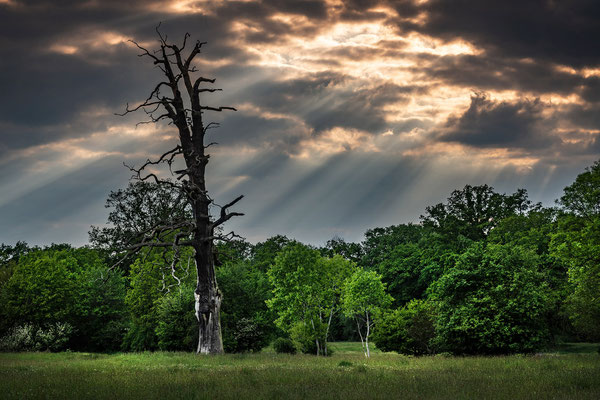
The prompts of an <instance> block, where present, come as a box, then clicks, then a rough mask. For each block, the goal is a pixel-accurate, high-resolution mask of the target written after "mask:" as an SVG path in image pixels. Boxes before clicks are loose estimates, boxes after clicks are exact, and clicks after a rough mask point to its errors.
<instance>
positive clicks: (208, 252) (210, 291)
mask: <svg viewBox="0 0 600 400" xmlns="http://www.w3.org/2000/svg"><path fill="white" fill-rule="evenodd" d="M157 33H158V36H159V41H160V51H157V52H150V51H148V50H147V49H145V48H143V47H142V46H140V45H139V44H137V43H136V42H133V43H134V44H135V45H136V46H137V47H138V48H139V49H141V50H142V51H143V53H142V54H141V55H140V56H146V57H149V58H151V59H152V60H153V63H154V65H156V66H158V68H160V70H161V71H162V72H163V74H164V76H165V77H166V81H164V82H160V83H159V84H158V85H157V86H156V87H155V88H154V90H153V91H152V93H151V94H150V96H149V97H148V99H147V100H146V101H145V102H143V103H142V104H140V105H139V106H137V107H135V108H132V109H130V108H129V107H127V110H126V112H125V113H124V114H127V113H129V112H134V111H137V110H139V109H143V110H144V111H146V114H148V115H149V116H150V121H148V122H154V123H156V122H159V121H161V120H163V119H166V120H168V121H170V122H171V123H172V124H173V125H174V126H175V127H177V130H178V133H179V143H180V144H179V145H178V146H177V147H176V148H175V149H173V150H171V151H168V152H166V153H165V154H163V155H162V156H161V157H160V158H159V159H158V161H150V160H148V161H147V162H146V163H145V164H144V165H143V166H142V167H140V168H138V169H135V168H130V169H132V171H134V172H136V174H137V179H139V180H142V181H144V180H146V179H153V180H154V181H156V183H162V184H165V185H168V186H169V187H170V188H176V189H178V190H180V191H181V192H182V193H185V197H186V199H187V201H188V202H189V204H190V206H191V209H192V213H193V221H188V222H186V224H185V225H170V226H166V227H165V226H162V227H161V226H157V227H155V228H154V229H153V230H152V231H151V235H150V237H147V238H145V240H144V242H143V243H141V244H140V245H139V246H135V248H141V247H142V246H154V247H163V248H169V247H173V248H174V247H177V246H181V245H185V246H191V247H192V248H193V249H194V261H195V264H196V271H197V273H198V280H197V284H196V289H195V292H194V295H195V302H196V304H195V307H196V318H197V320H198V329H199V339H198V347H197V352H198V353H200V354H221V353H223V339H222V337H221V322H220V321H221V318H220V314H221V292H220V291H219V287H218V285H217V280H216V276H215V254H214V251H213V240H214V239H215V237H216V235H215V228H217V227H218V226H220V225H221V224H223V223H224V222H226V221H228V220H229V219H231V218H232V217H234V216H240V215H243V214H242V213H237V212H228V210H227V209H228V208H229V207H231V206H233V205H234V204H236V203H237V202H238V201H239V200H241V199H242V197H243V196H239V197H237V198H236V199H235V200H233V201H232V202H230V203H228V204H226V205H224V206H220V208H221V213H220V216H219V217H218V218H216V219H215V220H212V219H211V216H210V206H211V204H214V203H213V200H212V199H211V198H210V197H209V195H208V192H207V190H206V182H205V173H206V165H207V164H208V160H209V155H208V154H206V153H205V150H206V148H207V147H209V146H210V145H205V141H204V139H205V134H206V130H207V129H208V128H210V127H213V126H214V125H215V124H208V125H207V126H205V125H204V121H203V113H204V112H205V111H216V112H221V111H223V110H232V111H235V108H233V107H212V106H205V105H202V102H201V99H200V94H201V93H206V92H208V93H212V92H215V91H218V90H220V89H211V88H203V87H201V85H203V84H205V83H214V81H215V80H214V79H209V78H204V77H202V76H199V77H196V79H195V80H193V79H192V76H191V74H192V73H194V72H196V68H195V67H193V66H192V62H193V60H194V58H195V57H196V56H197V55H198V54H200V50H201V47H202V45H204V44H205V43H202V42H199V41H198V42H196V44H195V45H194V47H193V48H192V49H191V51H190V52H189V53H188V55H187V56H186V57H184V56H183V50H184V49H185V47H186V41H187V39H188V37H189V35H188V34H186V35H185V38H184V41H183V45H182V46H180V47H179V46H176V45H175V44H169V43H167V41H166V37H163V35H162V34H161V33H160V31H159V30H158V28H157ZM181 84H183V90H180V85H181ZM162 87H165V88H168V90H167V91H168V92H169V94H168V95H164V94H162V93H161V88H162ZM159 108H162V109H163V110H164V113H163V114H161V115H159V116H155V115H154V113H155V112H156V111H157V110H158V109H159ZM148 110H150V111H148ZM124 114H122V115H124ZM217 125H218V124H217ZM178 155H182V156H183V159H184V161H185V167H186V168H185V169H182V170H179V171H175V174H177V175H178V176H177V181H176V182H172V181H169V180H165V179H160V178H159V177H158V176H157V175H156V174H155V173H153V172H148V171H145V168H146V167H149V166H155V165H158V164H160V163H167V164H168V166H169V169H170V168H171V165H172V164H173V160H174V158H175V157H176V156H178ZM142 171H144V174H145V176H142V175H143V174H142ZM172 173H173V172H172ZM186 177H187V179H184V178H186ZM182 226H185V227H186V230H182ZM190 227H191V228H190ZM165 232H169V233H170V234H171V235H172V236H174V238H175V239H174V240H173V241H172V242H165V240H164V238H165V237H167V236H168V235H166V234H165ZM231 235H232V236H233V233H231ZM219 238H220V239H223V237H222V236H220V237H219ZM146 239H148V241H147V240H146ZM150 239H152V241H151V242H149V240H150ZM181 239H184V240H183V241H181Z"/></svg>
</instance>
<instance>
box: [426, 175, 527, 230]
mask: <svg viewBox="0 0 600 400" xmlns="http://www.w3.org/2000/svg"><path fill="white" fill-rule="evenodd" d="M530 206H531V202H530V201H529V199H528V196H527V191H526V190H524V189H519V190H517V191H516V192H515V193H513V194H512V195H506V194H500V193H497V192H495V191H494V188H492V187H490V186H488V185H480V186H471V185H466V186H465V187H464V188H463V189H461V190H455V191H453V192H452V193H451V194H450V197H448V200H447V201H446V203H439V204H436V205H434V206H430V207H427V208H426V210H425V211H426V213H425V215H422V216H421V220H422V222H423V225H424V226H426V227H431V228H433V229H434V230H435V231H436V232H438V233H440V234H442V235H443V236H444V238H445V239H446V240H449V241H455V240H456V239H457V238H458V237H459V236H464V237H466V238H468V239H471V240H474V241H478V240H482V239H485V237H486V236H487V234H488V233H489V232H490V230H491V229H492V228H493V227H494V226H496V224H497V223H498V221H500V220H502V219H503V218H506V217H508V216H510V215H513V214H521V213H524V212H526V211H527V210H528V209H529V208H530Z"/></svg>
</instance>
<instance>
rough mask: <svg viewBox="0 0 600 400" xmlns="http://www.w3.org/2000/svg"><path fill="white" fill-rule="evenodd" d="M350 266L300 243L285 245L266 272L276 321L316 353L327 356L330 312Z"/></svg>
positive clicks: (341, 259) (341, 260) (349, 263)
mask: <svg viewBox="0 0 600 400" xmlns="http://www.w3.org/2000/svg"><path fill="white" fill-rule="evenodd" d="M353 268H354V264H352V263H351V262H350V261H348V260H345V259H344V258H343V257H341V256H336V257H333V258H331V259H326V258H323V257H321V256H320V254H319V252H318V251H317V250H315V249H312V248H310V247H308V246H305V245H303V244H301V243H297V242H294V243H291V244H290V245H288V246H287V247H285V248H284V249H283V250H282V251H281V252H280V253H279V255H278V256H277V257H276V258H275V263H274V264H273V265H272V266H271V268H270V269H269V271H268V275H269V280H270V282H271V284H272V286H273V297H272V298H271V299H269V300H268V301H267V304H268V305H269V307H270V308H271V309H272V310H274V311H275V312H276V313H277V315H278V318H277V320H276V321H275V322H276V324H277V325H278V326H279V327H280V328H281V329H283V330H284V331H286V332H288V333H291V332H292V331H294V332H296V333H297V334H298V335H300V336H305V337H308V338H309V341H312V342H314V343H315V352H316V354H317V355H320V354H323V355H327V353H328V351H327V339H328V338H327V336H328V332H329V328H330V324H331V321H332V315H333V314H334V313H335V311H336V309H338V308H339V301H338V297H339V294H340V291H341V288H342V286H343V281H344V279H346V277H347V276H348V275H349V274H350V273H351V271H352V269H353ZM346 274H347V275H346ZM305 348H307V347H306V346H305Z"/></svg>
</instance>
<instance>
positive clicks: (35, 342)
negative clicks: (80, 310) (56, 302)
mask: <svg viewBox="0 0 600 400" xmlns="http://www.w3.org/2000/svg"><path fill="white" fill-rule="evenodd" d="M72 332H73V327H72V326H71V325H70V324H68V323H61V322H57V323H55V324H51V325H49V326H48V327H46V328H41V327H38V326H35V325H33V324H24V325H19V326H15V327H13V328H12V329H11V330H9V331H8V333H7V334H6V335H4V336H3V337H2V338H1V339H0V351H53V352H55V351H63V350H66V348H67V343H68V342H69V338H70V336H71V333H72Z"/></svg>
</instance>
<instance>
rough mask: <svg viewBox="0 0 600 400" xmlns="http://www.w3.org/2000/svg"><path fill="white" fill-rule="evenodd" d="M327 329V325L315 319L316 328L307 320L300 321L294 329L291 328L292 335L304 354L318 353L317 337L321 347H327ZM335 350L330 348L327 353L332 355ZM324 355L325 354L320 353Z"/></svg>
mask: <svg viewBox="0 0 600 400" xmlns="http://www.w3.org/2000/svg"><path fill="white" fill-rule="evenodd" d="M325 329H326V326H325V324H323V323H322V322H320V321H319V320H316V321H315V328H314V329H313V328H312V324H311V325H309V324H307V323H305V322H298V323H296V324H295V325H294V326H292V329H290V336H291V338H292V340H293V341H294V342H295V343H296V347H297V348H298V350H300V352H301V353H303V354H315V355H316V354H317V343H316V341H317V339H318V340H319V344H320V347H321V348H325V343H326V342H325ZM332 353H333V352H332V351H331V350H330V349H328V350H327V355H331V354H332ZM320 355H323V354H320Z"/></svg>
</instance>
